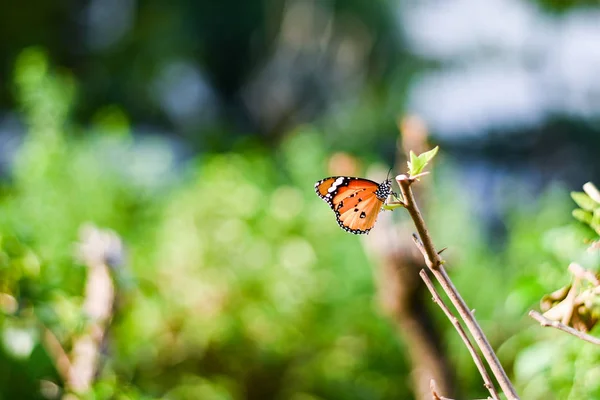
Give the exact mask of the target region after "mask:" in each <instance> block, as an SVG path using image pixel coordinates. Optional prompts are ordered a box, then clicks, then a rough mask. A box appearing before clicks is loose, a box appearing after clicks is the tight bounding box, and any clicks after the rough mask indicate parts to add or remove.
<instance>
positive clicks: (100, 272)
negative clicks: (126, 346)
mask: <svg viewBox="0 0 600 400" xmlns="http://www.w3.org/2000/svg"><path fill="white" fill-rule="evenodd" d="M80 235H81V243H80V245H79V257H80V258H81V259H82V261H83V262H84V263H85V264H86V265H87V267H88V276H87V281H86V287H85V300H84V304H83V312H84V314H85V315H86V316H87V317H88V318H89V326H88V329H87V330H86V332H85V333H83V334H82V335H80V336H79V337H77V338H75V339H74V341H73V350H72V351H71V360H72V361H71V367H70V368H69V374H68V379H67V381H66V384H67V387H68V388H69V389H70V390H72V391H74V392H76V393H85V392H86V391H88V390H89V388H90V387H91V385H92V383H93V379H94V375H95V373H96V368H97V365H98V359H99V357H100V345H101V343H102V339H103V338H104V334H105V332H106V329H107V327H108V324H109V322H110V320H111V318H112V309H113V302H114V298H115V290H114V285H113V282H112V278H111V274H110V268H109V266H108V263H109V260H110V259H114V258H119V257H120V253H121V252H122V244H121V241H120V239H119V238H118V236H117V235H116V234H114V233H113V232H111V231H103V230H100V229H98V228H96V227H94V226H91V225H86V226H83V227H82V229H81V233H80Z"/></svg>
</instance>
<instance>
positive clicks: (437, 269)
mask: <svg viewBox="0 0 600 400" xmlns="http://www.w3.org/2000/svg"><path fill="white" fill-rule="evenodd" d="M396 180H397V181H398V185H399V186H400V190H401V192H402V197H403V200H404V203H405V207H406V209H407V210H408V212H409V214H410V216H411V218H412V220H413V223H414V224H415V227H416V228H417V232H418V233H419V237H420V238H421V240H422V246H421V247H420V249H421V250H422V252H423V256H424V258H425V262H426V264H427V266H428V267H429V269H430V270H431V272H432V273H433V275H434V276H435V278H436V279H437V280H438V282H439V283H440V285H441V287H442V289H443V290H444V292H445V293H446V294H447V295H448V297H449V298H450V301H451V302H452V304H453V305H454V307H455V308H456V310H457V311H458V313H459V315H460V317H461V318H462V319H463V321H465V324H466V326H467V328H468V329H469V331H470V332H471V335H473V338H474V339H475V343H477V346H478V347H479V348H480V350H481V352H482V354H483V357H484V358H485V360H486V361H487V363H488V364H489V366H490V369H491V370H492V373H493V374H494V376H495V377H496V380H497V381H498V384H499V385H500V387H501V388H502V390H503V391H504V394H505V395H506V397H507V398H508V399H509V400H517V399H519V396H518V395H517V392H516V390H515V388H514V387H513V385H512V383H511V382H510V380H509V379H508V376H507V375H506V372H504V368H503V367H502V364H500V361H499V360H498V357H497V356H496V353H494V350H493V349H492V346H491V345H490V343H489V341H488V340H487V338H486V336H485V334H484V333H483V330H482V329H481V327H480V326H479V324H478V323H477V320H476V319H475V316H474V315H473V313H472V312H471V310H470V309H469V307H468V306H467V304H466V303H465V301H464V300H463V298H462V297H461V295H460V294H459V293H458V290H456V288H455V287H454V284H453V283H452V281H451V280H450V277H449V276H448V274H447V273H446V270H445V269H444V267H443V260H442V258H441V257H440V255H439V254H438V253H437V251H436V250H435V247H434V245H433V241H432V240H431V236H430V235H429V231H428V230H427V227H426V225H425V221H424V220H423V217H422V216H421V212H420V211H419V207H418V206H417V204H416V202H415V198H414V195H413V193H412V189H411V184H412V183H413V182H414V180H412V179H411V178H410V177H407V176H406V175H399V176H397V177H396Z"/></svg>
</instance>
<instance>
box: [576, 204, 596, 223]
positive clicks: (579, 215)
mask: <svg viewBox="0 0 600 400" xmlns="http://www.w3.org/2000/svg"><path fill="white" fill-rule="evenodd" d="M572 214H573V217H575V219H577V220H579V221H581V222H583V223H586V224H588V225H589V224H591V223H592V218H593V217H592V213H591V212H589V211H585V210H582V209H581V208H576V209H575V210H573V212H572Z"/></svg>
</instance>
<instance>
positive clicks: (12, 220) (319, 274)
mask: <svg viewBox="0 0 600 400" xmlns="http://www.w3.org/2000/svg"><path fill="white" fill-rule="evenodd" d="M14 88H15V91H16V93H18V96H19V99H20V104H21V105H22V115H23V117H24V118H25V120H26V121H27V127H28V131H27V135H26V137H25V138H24V142H23V144H22V146H21V148H20V150H19V152H18V154H17V155H16V158H15V163H14V167H13V170H12V174H11V176H10V179H8V180H7V181H5V182H4V183H3V185H2V191H1V193H0V194H1V197H0V307H1V308H2V314H0V340H1V343H0V344H1V346H0V398H6V399H14V398H20V399H28V398H44V397H52V396H53V395H56V393H55V392H52V391H48V390H43V388H44V387H45V385H46V386H47V384H46V383H43V382H49V381H51V382H55V383H56V384H57V385H58V386H59V387H61V386H62V382H61V381H60V378H59V377H58V374H57V373H56V371H55V369H54V367H53V363H52V360H51V359H50V358H49V356H48V354H47V353H46V351H45V350H44V347H43V345H42V342H41V337H42V334H43V330H44V329H46V328H47V329H50V330H51V331H52V332H54V334H55V335H56V337H57V338H58V339H59V341H61V343H62V344H63V346H64V347H65V349H66V350H67V351H68V350H69V346H70V345H71V339H72V337H73V335H75V334H76V333H77V332H79V331H80V330H81V329H82V328H83V326H85V318H84V316H83V315H82V314H81V305H82V301H83V298H82V295H83V288H84V283H85V277H86V269H85V267H84V266H82V265H80V264H79V263H78V261H77V260H76V259H75V257H74V243H75V242H76V241H77V232H78V230H79V228H80V227H81V225H82V224H84V223H86V222H93V223H95V224H96V225H98V226H102V227H108V228H111V229H113V230H115V231H116V232H118V233H119V235H121V237H122V238H123V240H124V241H125V243H126V245H127V248H128V258H127V261H126V262H125V263H124V265H123V266H122V267H118V268H116V269H115V271H114V273H115V282H116V285H117V291H118V297H117V305H116V308H115V314H114V317H113V321H112V324H111V326H110V328H109V331H108V339H107V345H106V346H105V348H103V349H102V351H103V353H102V354H103V359H102V362H101V365H100V371H99V373H98V376H97V380H96V383H95V385H94V387H93V392H92V393H89V394H88V396H87V397H86V398H90V399H91V398H97V399H105V398H117V399H151V398H170V399H209V400H210V399H271V398H272V399H294V400H316V399H409V398H412V394H411V390H410V365H408V363H407V361H406V358H405V355H404V350H403V345H402V342H401V340H399V339H398V336H397V332H396V331H395V330H394V329H393V327H392V325H391V323H389V322H388V321H387V320H386V319H385V318H383V317H382V316H381V315H380V314H379V312H378V310H377V307H376V304H375V301H374V292H375V287H374V284H373V279H372V270H371V267H369V260H368V258H367V257H366V256H365V254H364V252H363V249H362V247H361V246H360V245H359V243H360V242H359V239H358V238H357V237H356V236H352V235H348V234H346V233H344V232H343V231H341V230H340V229H339V228H338V227H337V225H336V224H335V222H334V221H333V218H332V216H331V211H330V210H329V209H328V208H327V207H325V206H324V205H323V204H322V201H321V200H320V199H318V198H317V196H315V195H314V193H313V183H314V181H315V180H317V179H318V178H320V177H322V176H323V175H324V174H325V172H324V171H325V160H326V158H327V154H326V152H325V150H324V146H323V142H322V138H321V136H320V135H319V134H318V132H315V131H313V130H312V128H311V127H304V128H301V129H298V130H297V131H295V132H292V133H290V134H289V135H288V136H287V138H286V139H285V140H284V141H283V142H282V143H281V145H280V146H279V147H278V149H277V150H276V151H274V152H273V151H267V150H266V149H264V148H263V147H260V146H253V145H249V144H248V143H244V144H243V149H241V150H239V151H237V152H229V153H223V154H213V155H211V154H208V155H204V156H202V157H198V158H197V159H194V160H192V161H191V162H190V163H189V164H188V165H186V166H185V167H183V168H180V169H176V168H175V166H174V163H173V160H172V158H171V157H170V155H169V153H168V151H167V150H165V149H164V148H163V147H160V146H158V148H152V149H149V148H147V147H141V148H140V147H137V146H136V145H135V143H134V140H133V138H132V137H131V135H130V133H129V127H128V122H127V118H126V116H125V115H124V114H123V113H122V112H121V111H120V110H119V109H118V108H115V107H106V108H104V109H102V110H100V111H98V112H97V114H96V117H95V118H94V119H93V121H94V122H93V124H91V125H90V126H89V127H85V128H81V127H78V126H74V125H72V123H71V122H70V119H69V110H70V107H71V104H72V101H73V98H74V94H75V93H76V90H77V88H76V84H75V83H74V82H73V80H72V79H70V78H69V77H68V75H65V73H62V72H59V71H56V70H55V69H53V68H52V67H51V66H49V65H48V62H47V60H46V57H45V55H44V53H43V52H42V51H40V50H39V49H29V50H27V51H25V52H24V53H23V54H22V55H21V56H20V57H19V59H18V62H17V65H16V69H15V87H14ZM240 147H242V145H240ZM442 150H443V149H442ZM441 156H442V157H441V160H437V159H436V165H435V168H434V171H433V174H432V178H431V179H433V180H434V184H435V185H434V189H433V191H432V193H433V196H432V198H431V199H430V207H429V210H428V211H427V215H426V219H427V221H428V223H430V225H431V228H432V232H433V236H434V240H435V242H436V244H437V245H438V246H442V247H445V246H448V247H449V250H448V253H447V258H448V262H449V265H450V269H449V271H450V274H451V275H452V277H453V279H454V281H455V284H456V286H457V287H458V288H459V289H460V291H461V293H462V294H463V295H464V297H465V299H466V300H467V302H468V304H470V305H471V307H474V308H476V309H477V314H476V315H477V317H478V319H479V320H480V322H481V323H482V325H483V328H484V330H485V331H486V332H488V333H489V336H490V339H491V341H492V342H493V344H494V345H495V346H496V347H499V356H500V358H501V359H502V361H503V362H504V363H505V365H506V366H507V367H508V370H509V371H510V372H511V375H512V376H513V377H514V378H515V382H516V384H517V385H518V388H519V391H520V392H521V393H522V398H524V399H553V398H556V399H567V398H571V399H576V398H577V399H585V398H595V397H598V396H600V392H599V391H600V387H599V385H598V382H600V380H599V379H597V377H598V374H599V373H600V370H599V369H598V366H597V365H598V354H600V353H598V352H596V353H594V352H592V351H588V350H587V349H588V348H589V347H586V346H589V344H585V343H582V342H580V341H577V340H576V339H574V338H570V337H567V336H566V335H564V334H561V333H559V332H556V331H553V330H549V329H542V328H540V327H539V326H538V325H537V324H534V323H532V321H531V320H528V319H527V318H526V317H525V315H526V312H527V310H528V309H530V308H532V307H535V306H536V303H537V302H538V301H539V299H540V298H541V296H542V295H543V294H545V293H548V292H550V291H552V290H553V289H554V288H556V287H560V286H561V285H564V284H565V280H567V279H568V273H567V270H566V266H567V265H568V263H569V262H570V261H575V260H574V257H577V255H581V254H584V253H582V252H581V249H582V248H584V247H585V245H584V242H583V238H584V237H585V236H586V234H589V231H584V230H582V229H581V227H580V226H577V225H575V224H572V222H571V217H570V210H571V208H572V205H571V204H570V203H569V199H568V195H567V194H566V192H565V191H564V190H562V189H559V188H558V189H556V190H552V191H550V192H548V193H547V194H545V195H544V196H542V197H541V199H539V200H536V201H535V202H534V201H529V199H527V198H526V196H525V195H523V196H520V195H514V198H513V199H512V201H513V204H512V205H511V208H510V213H509V214H510V215H511V218H510V220H509V221H508V238H507V242H506V244H505V245H504V246H503V247H502V248H501V249H500V250H498V248H490V246H489V245H488V243H487V242H486V240H485V235H483V234H482V229H483V228H482V226H481V224H480V223H479V221H477V220H476V219H475V218H474V216H473V213H472V212H471V210H470V208H471V207H472V205H471V204H470V202H469V194H468V192H466V191H464V190H463V189H464V182H463V183H461V182H458V181H457V180H456V179H454V176H455V172H454V171H453V166H452V163H451V162H450V161H448V160H444V159H443V154H441ZM148 160H150V161H148ZM156 164H160V166H159V167H157V165H156ZM149 170H152V171H154V172H153V173H152V174H150V175H148V171H149ZM173 171H175V172H173ZM424 179H430V178H429V177H427V178H424ZM509 189H510V190H512V191H507V193H517V194H518V193H520V192H519V191H518V190H516V188H514V187H513V188H509ZM483 206H484V207H485V205H483ZM396 214H398V215H399V218H402V217H403V216H402V210H399V211H397V212H396ZM569 223H571V224H570V225H569ZM564 226H566V227H564ZM584 262H586V263H587V265H589V264H593V263H596V264H597V258H593V257H592V258H588V259H587V260H584ZM431 309H432V312H433V313H435V315H436V318H438V320H439V323H440V324H441V325H442V326H444V327H445V328H444V329H445V332H446V335H445V339H444V340H445V344H446V345H447V346H446V347H447V351H448V354H449V356H450V358H451V360H452V361H453V362H454V363H455V365H456V371H457V375H458V379H459V382H458V385H459V386H460V387H461V390H462V393H463V396H462V398H474V397H481V396H482V395H485V390H484V388H483V386H482V383H481V380H480V378H479V377H478V375H477V372H476V370H475V367H474V366H473V364H472V360H471V359H470V358H469V355H468V353H467V351H466V350H465V349H464V348H463V345H462V343H461V342H460V340H459V338H458V337H457V336H456V334H455V332H454V331H453V329H452V328H451V326H450V325H449V324H448V323H447V321H446V320H445V319H444V318H443V316H442V315H441V313H440V312H439V310H437V309H436V308H435V307H434V306H433V305H431Z"/></svg>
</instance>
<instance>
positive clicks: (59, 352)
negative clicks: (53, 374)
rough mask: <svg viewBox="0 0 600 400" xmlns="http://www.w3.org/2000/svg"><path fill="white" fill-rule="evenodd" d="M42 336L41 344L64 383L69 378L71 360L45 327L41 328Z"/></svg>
mask: <svg viewBox="0 0 600 400" xmlns="http://www.w3.org/2000/svg"><path fill="white" fill-rule="evenodd" d="M42 330H43V336H42V343H43V345H44V348H45V349H46V351H47V352H48V356H49V357H50V359H51V360H52V362H53V363H54V367H55V368H56V371H57V372H58V375H59V376H60V378H61V379H62V380H63V381H64V382H66V381H67V379H68V378H69V370H70V369H71V360H69V356H68V355H67V353H66V352H65V349H64V348H63V347H62V344H60V341H59V340H58V338H57V337H56V335H54V333H53V332H52V331H51V330H50V329H48V328H47V327H45V326H42Z"/></svg>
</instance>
